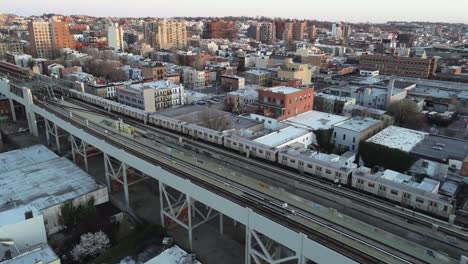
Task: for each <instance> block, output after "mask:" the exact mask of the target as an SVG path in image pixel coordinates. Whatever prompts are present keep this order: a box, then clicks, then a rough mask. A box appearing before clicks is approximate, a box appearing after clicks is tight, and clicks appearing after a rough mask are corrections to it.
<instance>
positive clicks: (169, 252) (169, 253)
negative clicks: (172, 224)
mask: <svg viewBox="0 0 468 264" xmlns="http://www.w3.org/2000/svg"><path fill="white" fill-rule="evenodd" d="M187 255H188V254H187V252H185V251H184V250H183V249H181V248H180V247H178V246H173V247H171V248H168V249H166V250H164V251H163V252H162V253H161V254H159V255H158V256H156V257H155V258H153V259H152V260H150V261H147V262H145V264H182V263H185V262H183V259H184V257H186V256H187ZM190 263H191V264H201V262H199V261H197V260H196V261H194V262H190Z"/></svg>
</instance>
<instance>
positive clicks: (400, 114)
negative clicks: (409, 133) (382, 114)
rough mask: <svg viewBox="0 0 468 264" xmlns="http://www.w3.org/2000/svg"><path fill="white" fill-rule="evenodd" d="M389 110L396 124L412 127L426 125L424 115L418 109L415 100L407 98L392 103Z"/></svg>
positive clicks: (417, 127)
mask: <svg viewBox="0 0 468 264" xmlns="http://www.w3.org/2000/svg"><path fill="white" fill-rule="evenodd" d="M387 112H388V114H389V115H390V116H392V117H393V120H394V123H395V124H396V125H399V126H402V127H406V128H411V129H421V128H422V127H424V126H425V125H426V122H425V119H424V115H423V114H421V113H420V112H419V111H418V107H417V105H416V103H415V102H412V101H407V100H405V101H399V102H394V103H391V104H390V105H389V106H388V108H387Z"/></svg>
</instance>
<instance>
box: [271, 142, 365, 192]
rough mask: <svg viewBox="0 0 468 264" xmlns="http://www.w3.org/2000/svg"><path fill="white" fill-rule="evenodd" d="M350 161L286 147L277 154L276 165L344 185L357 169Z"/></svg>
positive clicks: (336, 156)
mask: <svg viewBox="0 0 468 264" xmlns="http://www.w3.org/2000/svg"><path fill="white" fill-rule="evenodd" d="M353 156H354V155H353ZM352 159H353V157H350V158H349V159H345V160H343V159H342V158H341V157H340V156H338V155H328V154H322V153H317V152H311V151H309V150H306V149H303V148H302V149H297V148H296V149H294V148H290V147H287V148H283V149H282V150H281V151H280V152H279V153H278V163H279V164H281V165H283V166H285V167H288V168H293V169H295V170H297V171H300V172H305V173H307V174H310V175H313V176H318V177H321V178H325V179H327V180H330V181H333V182H335V183H340V184H344V185H346V184H348V183H349V182H350V181H351V175H352V172H353V171H354V169H355V168H356V167H357V165H356V164H355V163H353V162H352V161H351V160H352Z"/></svg>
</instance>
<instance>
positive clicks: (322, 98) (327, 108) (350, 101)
mask: <svg viewBox="0 0 468 264" xmlns="http://www.w3.org/2000/svg"><path fill="white" fill-rule="evenodd" d="M314 100H315V102H314V110H316V111H321V112H326V113H332V114H337V115H341V114H342V113H343V111H344V109H345V108H346V107H349V106H353V105H356V99H355V98H352V97H342V96H336V95H331V94H324V93H320V92H318V93H315V99H314Z"/></svg>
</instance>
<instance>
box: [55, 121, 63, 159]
mask: <svg viewBox="0 0 468 264" xmlns="http://www.w3.org/2000/svg"><path fill="white" fill-rule="evenodd" d="M54 136H55V144H56V147H57V152H58V153H61V152H62V151H61V149H60V138H59V134H58V128H57V125H56V124H54Z"/></svg>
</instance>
